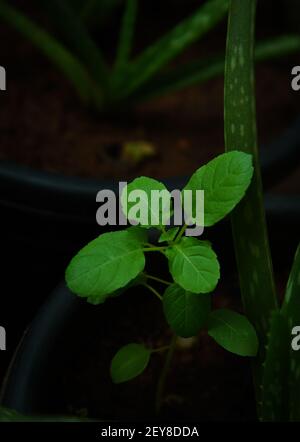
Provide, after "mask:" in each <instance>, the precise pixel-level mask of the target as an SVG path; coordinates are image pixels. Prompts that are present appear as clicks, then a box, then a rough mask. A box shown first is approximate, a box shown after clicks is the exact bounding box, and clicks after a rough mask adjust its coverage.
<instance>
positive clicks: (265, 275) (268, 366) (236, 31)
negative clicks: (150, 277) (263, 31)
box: [225, 0, 300, 421]
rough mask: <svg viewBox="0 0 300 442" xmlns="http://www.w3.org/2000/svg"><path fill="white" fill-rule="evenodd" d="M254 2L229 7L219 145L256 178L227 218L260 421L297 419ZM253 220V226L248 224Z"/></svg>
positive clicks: (299, 259) (290, 313)
mask: <svg viewBox="0 0 300 442" xmlns="http://www.w3.org/2000/svg"><path fill="white" fill-rule="evenodd" d="M255 13H256V0H243V2H241V1H240V0H231V3H230V13H229V25H228V40H227V53H226V69H225V141H226V149H227V151H228V152H230V151H232V150H235V149H236V147H237V146H238V148H239V149H241V150H242V151H243V152H244V153H247V154H251V155H252V157H253V162H254V176H253V180H252V182H251V184H250V186H249V189H248V192H247V195H246V197H245V198H244V199H243V201H241V204H239V205H238V206H237V207H236V208H235V210H234V211H233V213H232V215H231V217H232V230H233V237H234V242H235V250H236V259H237V265H238V270H239V277H240V286H241V293H242V299H243V302H244V307H245V312H246V314H247V316H248V318H249V319H250V321H251V322H252V323H253V325H254V326H255V328H256V331H257V333H258V337H259V343H260V345H259V349H260V350H259V352H258V356H257V358H256V359H255V360H254V363H253V369H254V370H253V373H254V381H255V387H256V397H257V410H258V416H259V418H260V420H263V421H282V420H300V402H299V388H300V384H299V382H300V366H299V362H300V360H299V355H298V353H297V352H295V351H293V350H291V342H290V341H291V335H292V329H293V327H294V326H296V325H297V324H299V321H300V315H299V307H300V301H299V299H300V298H299V292H300V284H299V281H300V276H299V275H300V254H299V249H298V252H297V254H296V258H295V263H294V266H293V269H292V272H291V276H290V279H289V283H288V286H287V291H286V296H285V300H284V303H283V306H282V308H281V309H280V307H279V303H278V299H277V294H276V288H275V282H274V276H273V267H272V260H271V254H270V249H269V242H268V235H267V226H266V221H265V211H264V205H263V191H262V184H261V174H260V167H259V157H258V148H257V136H256V115H255V89H254V87H255V82H254V68H253V67H254V31H255ZM254 214H255V222H254Z"/></svg>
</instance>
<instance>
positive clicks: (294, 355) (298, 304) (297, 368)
mask: <svg viewBox="0 0 300 442" xmlns="http://www.w3.org/2000/svg"><path fill="white" fill-rule="evenodd" d="M282 313H283V315H284V316H285V318H286V320H287V323H288V331H289V339H290V340H291V336H292V330H293V328H294V327H296V326H299V325H300V245H299V246H298V249H297V252H296V255H295V259H294V263H293V267H292V270H291V274H290V277H289V280H288V284H287V288H286V293H285V298H284V302H283V306H282ZM288 347H289V353H290V355H289V356H290V362H291V366H290V373H289V394H290V420H292V421H300V394H299V392H300V351H295V350H293V349H292V348H291V346H290V345H288ZM278 356H279V355H278ZM280 359H281V356H280V358H278V360H280Z"/></svg>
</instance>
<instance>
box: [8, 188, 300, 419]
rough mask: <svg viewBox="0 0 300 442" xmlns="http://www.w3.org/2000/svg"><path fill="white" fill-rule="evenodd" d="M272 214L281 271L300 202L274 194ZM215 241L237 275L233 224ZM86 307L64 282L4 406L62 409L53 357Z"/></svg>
mask: <svg viewBox="0 0 300 442" xmlns="http://www.w3.org/2000/svg"><path fill="white" fill-rule="evenodd" d="M266 211H267V219H268V224H269V231H270V237H271V242H272V244H273V250H272V252H273V257H274V263H275V269H276V268H277V269H282V268H283V266H284V268H289V267H290V265H291V263H292V259H293V254H294V251H295V249H296V247H297V244H298V242H299V240H300V233H299V228H298V227H299V224H300V201H299V199H298V198H283V199H281V198H278V197H275V196H269V197H268V198H267V199H266ZM213 241H214V245H217V247H219V249H220V250H217V253H218V254H219V256H220V255H221V256H220V259H221V262H222V261H224V262H226V263H227V270H225V271H226V272H227V273H229V274H232V271H233V270H232V269H233V250H232V241H231V235H230V226H229V223H228V222H225V223H223V224H220V226H219V227H218V228H217V229H215V231H214V232H213ZM82 307H83V304H82V300H79V299H78V298H77V297H75V296H74V295H72V294H71V293H70V292H69V291H68V289H67V288H66V287H65V285H64V284H61V285H60V286H59V287H58V288H57V289H56V290H55V291H54V292H53V293H52V295H51V296H50V297H49V299H48V300H47V301H46V302H45V304H44V305H43V307H42V308H41V310H40V312H39V314H38V315H37V317H36V319H35V320H34V321H33V323H32V324H31V325H30V327H29V328H28V330H27V331H26V333H25V334H24V337H23V339H22V340H21V342H20V345H19V347H18V349H17V351H16V353H15V356H14V358H13V360H12V362H11V365H10V368H9V371H8V374H7V377H6V380H5V382H4V386H3V390H2V398H1V402H2V404H3V405H5V406H7V407H10V408H13V409H16V410H18V411H19V412H21V413H29V414H30V413H43V412H45V411H49V409H50V410H52V409H53V411H54V412H55V411H57V410H55V406H56V405H55V401H56V399H57V398H58V396H59V391H57V388H58V387H57V386H55V383H53V379H51V368H50V367H51V360H49V358H51V357H50V355H53V354H54V353H55V352H54V349H56V347H58V346H59V345H60V342H61V338H62V337H63V336H64V334H65V333H66V330H68V329H70V327H71V326H72V324H73V326H74V321H75V323H76V321H77V323H78V321H79V320H80V311H81V309H82ZM100 308H101V307H100ZM49 370H50V371H49ZM55 388H56V390H55Z"/></svg>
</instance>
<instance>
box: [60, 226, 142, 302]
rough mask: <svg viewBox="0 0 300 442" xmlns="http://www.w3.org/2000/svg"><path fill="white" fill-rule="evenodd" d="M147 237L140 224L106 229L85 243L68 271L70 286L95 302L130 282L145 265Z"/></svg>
mask: <svg viewBox="0 0 300 442" xmlns="http://www.w3.org/2000/svg"><path fill="white" fill-rule="evenodd" d="M143 239H146V237H144V235H141V231H140V229H138V228H131V229H128V230H124V231H122V232H113V233H105V234H104V235H100V236H99V237H98V238H97V239H95V240H94V241H92V242H90V243H89V244H88V245H87V246H85V247H84V248H83V249H82V250H81V251H80V252H79V253H78V254H77V255H76V256H75V257H74V258H73V259H72V261H71V263H70V264H69V266H68V268H67V271H66V281H67V285H68V287H69V289H70V290H71V291H72V292H74V293H76V294H77V295H78V296H81V297H86V298H89V301H90V302H92V303H93V304H99V303H102V302H104V301H105V299H106V298H107V296H108V295H110V294H111V293H114V292H115V291H116V290H117V289H119V288H121V287H124V286H126V285H127V284H128V283H129V282H130V281H132V280H133V279H135V278H136V277H137V276H138V275H139V273H140V272H141V271H142V270H143V269H144V266H145V257H144V253H143V242H144V241H143Z"/></svg>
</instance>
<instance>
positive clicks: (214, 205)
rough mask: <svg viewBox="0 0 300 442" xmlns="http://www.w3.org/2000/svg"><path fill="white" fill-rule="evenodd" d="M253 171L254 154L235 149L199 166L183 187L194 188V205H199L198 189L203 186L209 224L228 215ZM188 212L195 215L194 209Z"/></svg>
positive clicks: (206, 219)
mask: <svg viewBox="0 0 300 442" xmlns="http://www.w3.org/2000/svg"><path fill="white" fill-rule="evenodd" d="M252 175H253V166H252V158H251V155H248V154H246V153H243V152H238V151H232V152H228V153H225V154H222V155H219V156H218V157H216V158H215V159H213V160H212V161H210V162H209V163H208V164H206V165H205V166H202V167H200V169H198V170H197V171H196V172H195V173H194V175H193V176H192V177H191V179H190V181H189V182H188V184H187V185H186V186H185V188H184V190H191V191H192V192H193V200H192V201H193V207H196V200H195V198H196V194H195V192H196V190H204V206H205V209H204V225H205V226H206V227H208V226H212V225H214V224H216V223H217V222H218V221H220V220H221V219H222V218H224V217H225V216H226V215H228V214H229V213H230V212H231V211H232V209H233V208H234V207H235V206H236V205H237V204H238V203H239V202H240V200H241V199H242V198H243V196H244V195H245V192H246V190H247V188H248V186H249V184H250V182H251V178H252ZM190 212H192V211H190ZM188 215H190V216H193V213H189V212H188Z"/></svg>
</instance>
